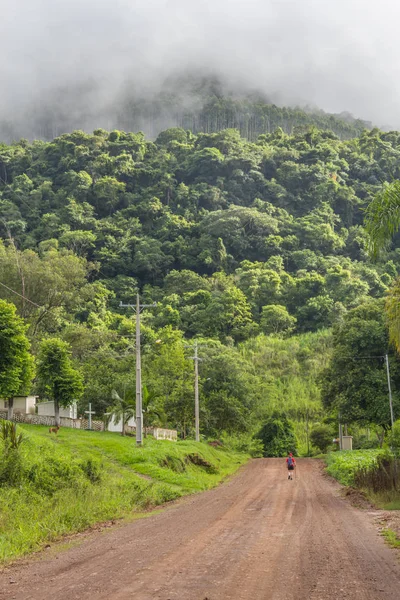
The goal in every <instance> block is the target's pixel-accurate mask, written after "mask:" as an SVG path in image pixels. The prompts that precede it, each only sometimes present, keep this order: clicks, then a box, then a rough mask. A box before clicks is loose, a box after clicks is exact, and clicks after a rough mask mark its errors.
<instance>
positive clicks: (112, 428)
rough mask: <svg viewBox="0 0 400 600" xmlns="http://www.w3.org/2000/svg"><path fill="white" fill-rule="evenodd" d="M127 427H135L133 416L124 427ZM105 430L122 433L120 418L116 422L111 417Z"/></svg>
mask: <svg viewBox="0 0 400 600" xmlns="http://www.w3.org/2000/svg"><path fill="white" fill-rule="evenodd" d="M128 427H136V421H135V417H132V418H131V419H129V421H128V422H127V423H126V425H125V429H128ZM107 431H115V432H118V433H122V419H121V420H120V421H118V422H117V423H114V418H112V419H111V420H110V422H109V424H108V427H107Z"/></svg>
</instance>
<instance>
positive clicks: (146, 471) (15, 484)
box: [0, 425, 248, 563]
mask: <svg viewBox="0 0 400 600" xmlns="http://www.w3.org/2000/svg"><path fill="white" fill-rule="evenodd" d="M19 429H20V430H22V431H23V433H24V435H25V438H26V439H25V442H24V443H23V444H22V446H21V448H20V451H19V453H18V455H17V454H15V455H12V456H11V455H9V457H8V458H7V460H6V457H5V455H4V453H3V454H2V451H0V562H2V563H5V562H8V561H10V560H13V559H15V558H17V557H19V556H23V555H25V554H27V553H29V552H32V551H34V550H37V549H40V548H41V547H42V546H43V545H44V544H46V543H48V542H49V541H54V540H56V539H59V538H61V537H62V536H63V535H66V534H70V533H74V532H78V531H82V530H84V529H87V528H89V527H90V526H92V525H94V524H96V523H101V522H104V521H109V520H114V519H121V518H124V517H128V516H130V515H132V514H135V513H139V512H140V511H143V510H144V509H149V508H152V507H155V506H158V505H160V504H163V503H165V502H168V501H171V500H174V499H176V498H179V497H181V496H183V495H186V494H191V493H194V492H198V491H202V490H206V489H209V488H212V487H214V486H216V485H217V484H218V483H220V482H221V481H222V480H223V479H225V478H226V477H227V476H229V475H231V474H232V473H234V472H235V471H236V470H237V469H238V468H239V466H240V465H241V464H243V463H244V462H246V460H247V459H248V456H247V455H245V454H240V453H237V452H231V451H228V450H225V449H220V448H218V449H217V448H212V447H210V446H208V445H207V444H204V443H196V442H192V441H182V442H177V443H173V442H168V441H156V440H154V439H153V438H151V437H149V438H148V439H146V440H145V441H144V446H143V447H142V448H137V447H136V443H135V439H134V438H131V437H122V436H120V435H118V434H115V433H96V432H89V431H79V430H73V429H67V428H65V429H61V430H60V431H59V433H58V435H57V436H54V435H53V436H50V434H49V432H48V428H47V427H42V426H36V425H21V427H20V428H19ZM194 455H197V456H199V457H201V459H202V461H203V463H204V464H203V466H198V465H195V464H193V461H196V460H197V459H196V457H195V456H194ZM191 456H192V460H191V459H190V457H191ZM193 457H194V458H193ZM7 463H9V465H8V470H7Z"/></svg>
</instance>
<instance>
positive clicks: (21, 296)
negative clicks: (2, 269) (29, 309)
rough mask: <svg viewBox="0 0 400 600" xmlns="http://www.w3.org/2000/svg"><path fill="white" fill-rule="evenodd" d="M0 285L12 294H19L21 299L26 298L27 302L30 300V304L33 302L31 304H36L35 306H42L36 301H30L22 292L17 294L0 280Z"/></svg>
mask: <svg viewBox="0 0 400 600" xmlns="http://www.w3.org/2000/svg"><path fill="white" fill-rule="evenodd" d="M0 285H2V286H3V287H4V288H6V290H8V291H9V292H12V293H13V294H16V295H17V296H19V297H20V298H22V299H23V300H26V301H27V302H30V303H31V304H33V306H36V307H37V308H43V307H42V306H39V304H36V302H32V300H29V298H27V297H26V296H23V295H22V294H19V293H18V292H16V291H15V290H12V289H11V288H10V287H8V285H6V284H5V283H2V282H1V281H0Z"/></svg>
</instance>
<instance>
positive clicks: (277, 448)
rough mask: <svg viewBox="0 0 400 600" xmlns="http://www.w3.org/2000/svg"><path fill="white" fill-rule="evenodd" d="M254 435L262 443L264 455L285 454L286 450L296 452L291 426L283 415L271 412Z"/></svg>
mask: <svg viewBox="0 0 400 600" xmlns="http://www.w3.org/2000/svg"><path fill="white" fill-rule="evenodd" d="M256 437H257V438H258V439H259V440H261V442H262V444H263V455H264V456H285V455H286V454H287V453H288V452H293V454H297V448H296V438H295V435H294V431H293V427H292V425H291V424H290V423H289V421H288V419H287V418H286V416H285V415H282V414H280V413H276V412H275V413H273V414H272V415H271V417H270V418H269V419H268V420H267V421H266V422H265V423H264V425H263V426H262V428H261V429H260V431H259V433H258V434H257V436H256Z"/></svg>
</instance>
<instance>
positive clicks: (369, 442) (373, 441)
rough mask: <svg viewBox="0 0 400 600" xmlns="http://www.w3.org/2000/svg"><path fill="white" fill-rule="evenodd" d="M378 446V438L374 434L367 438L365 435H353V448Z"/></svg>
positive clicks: (376, 447)
mask: <svg viewBox="0 0 400 600" xmlns="http://www.w3.org/2000/svg"><path fill="white" fill-rule="evenodd" d="M378 448H380V443H379V440H378V438H377V437H376V436H373V437H370V438H368V436H366V435H359V436H355V437H353V449H354V450H373V449H378Z"/></svg>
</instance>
